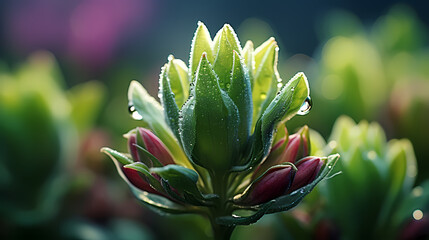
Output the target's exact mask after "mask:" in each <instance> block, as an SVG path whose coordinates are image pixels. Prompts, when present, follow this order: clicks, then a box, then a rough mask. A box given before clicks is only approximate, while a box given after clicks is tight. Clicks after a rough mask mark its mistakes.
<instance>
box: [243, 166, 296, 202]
mask: <svg viewBox="0 0 429 240" xmlns="http://www.w3.org/2000/svg"><path fill="white" fill-rule="evenodd" d="M295 171H296V170H295V169H294V168H293V167H292V166H291V165H283V166H278V167H273V168H271V169H269V170H268V171H267V172H265V174H264V175H263V176H261V177H259V178H258V179H257V180H256V181H255V182H254V183H253V184H252V185H251V186H250V188H249V189H248V190H247V191H246V192H247V193H245V194H244V195H245V197H244V199H243V200H242V201H240V203H241V204H243V205H257V204H261V203H265V202H268V201H269V200H272V199H274V198H277V197H280V196H281V195H283V194H285V193H286V192H287V191H288V190H289V188H290V186H291V184H292V181H293V179H294V175H295ZM246 195H247V196H246Z"/></svg>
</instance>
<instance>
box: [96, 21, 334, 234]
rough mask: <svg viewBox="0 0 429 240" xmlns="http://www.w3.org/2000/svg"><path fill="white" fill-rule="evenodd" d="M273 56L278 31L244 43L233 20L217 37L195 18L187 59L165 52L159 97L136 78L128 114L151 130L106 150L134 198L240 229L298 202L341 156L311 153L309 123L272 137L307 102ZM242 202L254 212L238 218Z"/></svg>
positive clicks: (299, 81) (300, 80) (297, 79)
mask: <svg viewBox="0 0 429 240" xmlns="http://www.w3.org/2000/svg"><path fill="white" fill-rule="evenodd" d="M277 58H278V46H277V43H276V41H275V40H274V38H270V39H268V40H267V41H266V42H265V43H263V44H262V45H261V46H259V47H257V48H256V49H254V47H253V43H252V42H251V41H248V42H247V43H246V45H245V46H244V48H242V47H241V45H240V42H239V40H238V38H237V36H236V34H235V32H234V30H233V29H232V28H231V26H229V25H228V24H226V25H225V26H224V27H223V28H222V29H221V30H219V32H218V33H217V34H216V35H215V37H214V38H213V39H212V38H211V37H210V34H209V32H208V30H207V28H206V27H205V26H204V24H203V23H201V22H199V23H198V28H197V30H196V33H195V36H194V39H193V41H192V46H191V54H190V60H189V65H188V66H186V64H185V63H184V62H183V61H181V60H179V59H175V58H174V57H173V56H169V57H168V63H166V64H165V65H164V66H163V67H162V70H161V74H160V85H159V95H158V96H159V98H160V100H161V101H160V103H158V102H157V101H156V100H155V99H154V98H153V97H151V96H150V95H149V94H148V93H147V92H146V90H145V89H144V88H143V87H142V86H141V85H140V84H139V83H137V82H135V81H133V82H132V83H131V85H130V89H129V93H128V98H129V102H130V109H132V110H133V111H134V112H133V114H132V115H133V116H138V119H139V120H141V121H142V122H143V125H144V126H145V127H146V128H147V129H146V128H137V129H134V130H132V131H130V132H129V133H128V134H126V135H125V137H126V138H127V139H128V147H129V149H128V150H129V154H126V153H119V152H117V151H115V150H112V149H109V148H103V149H102V151H104V152H105V153H107V154H109V155H110V156H111V157H112V159H113V160H114V162H115V163H116V165H117V167H118V171H119V173H120V174H121V176H123V178H124V180H125V181H127V182H128V183H129V185H130V186H131V189H132V190H133V191H134V193H135V195H136V196H137V197H138V198H139V199H140V200H142V201H143V202H144V203H146V204H148V205H149V206H151V207H152V208H154V209H156V210H159V211H161V212H167V213H184V212H193V213H200V214H204V215H206V216H209V218H210V219H211V220H212V223H214V224H220V225H225V226H235V225H240V224H250V223H253V222H256V221H257V220H258V219H259V218H261V217H262V216H263V215H264V214H265V213H273V212H278V211H284V210H287V209H290V208H292V207H294V206H295V205H297V204H298V203H299V202H300V201H301V200H302V198H303V197H304V196H305V195H306V194H308V193H309V192H310V191H311V190H312V189H313V188H314V186H315V185H316V184H317V183H318V182H319V181H320V180H322V179H323V178H324V177H325V176H327V174H328V173H329V171H330V169H331V168H332V166H333V165H334V164H335V162H336V160H337V159H338V156H337V155H332V156H329V157H313V156H309V155H310V138H309V130H308V127H307V126H305V127H303V128H301V129H300V130H299V131H298V132H297V133H295V134H292V135H288V134H287V133H285V134H284V136H283V137H280V135H279V133H277V137H276V129H277V128H278V127H279V126H284V123H285V122H286V121H287V120H288V119H290V118H291V117H293V116H294V115H296V114H304V113H305V112H306V111H308V109H309V108H310V107H311V105H310V103H311V102H310V97H309V87H308V82H307V79H306V77H305V75H304V74H303V73H298V74H296V75H295V76H294V77H293V78H292V79H291V80H290V81H288V82H287V83H285V82H283V80H282V79H281V78H280V76H279V74H278V72H277ZM303 107H304V108H305V109H304V110H303ZM149 129H150V130H149ZM274 137H276V138H277V139H280V140H278V141H276V142H275V143H274V144H273V139H274ZM240 209H248V210H251V211H253V212H254V214H252V215H250V216H235V215H233V213H234V212H235V211H236V210H240Z"/></svg>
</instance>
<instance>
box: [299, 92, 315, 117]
mask: <svg viewBox="0 0 429 240" xmlns="http://www.w3.org/2000/svg"><path fill="white" fill-rule="evenodd" d="M312 106H313V102H312V101H311V98H310V96H308V97H307V98H306V99H305V101H304V103H303V104H302V105H301V108H300V109H299V111H298V113H297V114H298V115H306V114H308V113H309V112H310V109H311V107H312Z"/></svg>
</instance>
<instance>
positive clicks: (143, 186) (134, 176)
mask: <svg viewBox="0 0 429 240" xmlns="http://www.w3.org/2000/svg"><path fill="white" fill-rule="evenodd" d="M122 171H123V172H124V174H125V176H126V177H127V179H128V181H130V183H131V184H132V185H134V186H135V187H137V188H139V189H140V190H143V191H146V192H148V193H154V194H158V195H162V194H160V193H159V192H158V191H156V190H155V189H153V188H152V187H151V186H150V184H149V183H148V182H147V181H145V179H144V178H143V177H142V176H141V175H140V174H139V172H138V171H137V170H135V169H131V168H126V167H122Z"/></svg>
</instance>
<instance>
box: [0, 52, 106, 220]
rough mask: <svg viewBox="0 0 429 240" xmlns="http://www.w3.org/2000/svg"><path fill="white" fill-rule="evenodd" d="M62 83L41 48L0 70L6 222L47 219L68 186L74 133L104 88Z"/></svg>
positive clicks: (91, 117)
mask: <svg viewBox="0 0 429 240" xmlns="http://www.w3.org/2000/svg"><path fill="white" fill-rule="evenodd" d="M64 89H65V83H64V82H63V81H62V78H61V74H60V72H59V70H58V67H57V65H56V62H55V60H54V59H53V56H52V55H51V54H49V53H47V52H38V53H35V54H33V55H31V56H30V57H29V59H28V61H27V62H26V63H24V64H22V65H21V66H20V67H19V68H17V69H16V70H12V71H7V70H5V69H2V70H1V71H0V139H1V144H0V193H1V194H0V219H1V220H2V221H5V222H7V223H8V224H11V225H23V226H27V225H28V226H30V225H35V224H36V225H37V224H41V223H43V222H46V221H47V220H49V219H51V218H52V217H54V216H55V215H56V214H57V213H58V209H59V208H60V206H61V201H62V197H63V196H64V194H65V193H66V192H67V191H68V189H69V187H70V186H71V185H70V184H71V181H72V180H73V179H72V178H71V171H70V168H71V167H72V166H73V164H74V162H75V161H76V158H77V154H78V149H79V147H80V146H79V139H80V137H82V136H83V134H84V133H85V132H87V131H88V130H89V129H90V128H91V127H92V125H93V123H94V121H95V119H96V117H97V116H98V109H99V108H100V106H101V103H102V99H103V97H104V88H103V86H102V85H101V84H100V83H97V82H88V83H86V84H82V85H79V86H76V87H74V88H72V89H70V90H69V91H64Z"/></svg>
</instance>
